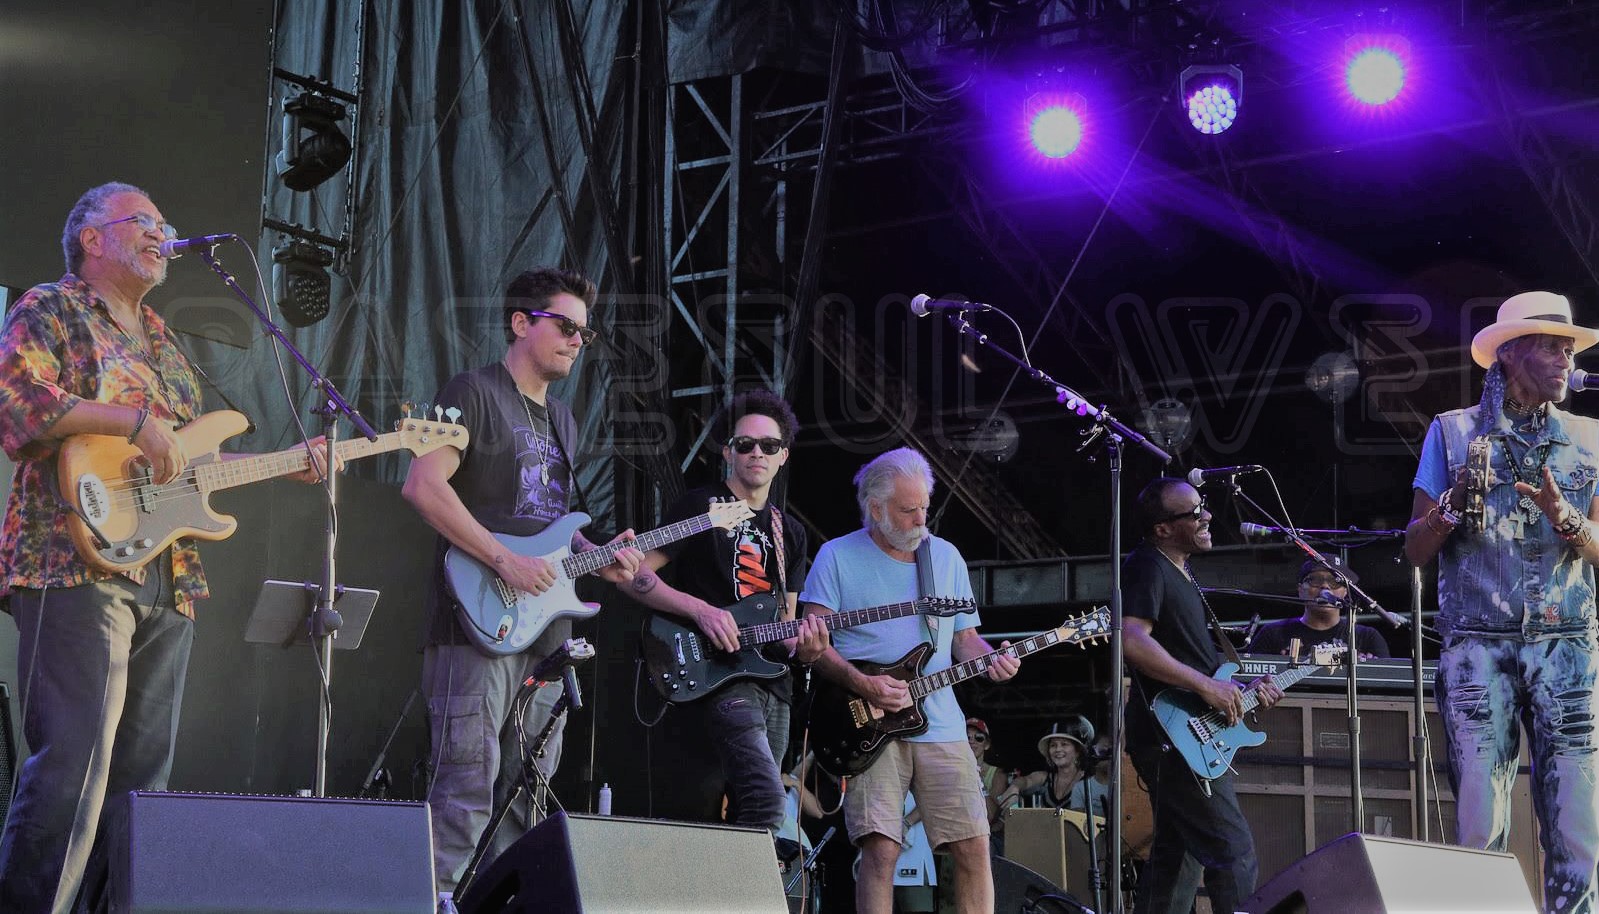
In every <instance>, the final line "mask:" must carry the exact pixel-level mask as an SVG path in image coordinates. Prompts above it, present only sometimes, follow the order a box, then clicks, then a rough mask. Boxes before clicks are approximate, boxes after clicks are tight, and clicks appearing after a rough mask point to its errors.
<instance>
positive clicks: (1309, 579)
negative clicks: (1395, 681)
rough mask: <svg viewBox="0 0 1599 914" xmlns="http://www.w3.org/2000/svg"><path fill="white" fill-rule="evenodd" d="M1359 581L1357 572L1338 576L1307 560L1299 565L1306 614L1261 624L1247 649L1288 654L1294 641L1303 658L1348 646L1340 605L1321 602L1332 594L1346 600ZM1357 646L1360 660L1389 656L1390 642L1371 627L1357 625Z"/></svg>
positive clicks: (1300, 586)
mask: <svg viewBox="0 0 1599 914" xmlns="http://www.w3.org/2000/svg"><path fill="white" fill-rule="evenodd" d="M1356 579H1357V578H1356V575H1355V573H1354V572H1353V571H1350V570H1349V569H1347V568H1340V569H1339V570H1338V571H1337V572H1336V573H1335V572H1332V571H1328V570H1327V569H1326V568H1323V567H1322V566H1321V565H1320V564H1318V563H1316V562H1314V561H1309V560H1307V561H1306V562H1305V563H1304V564H1303V565H1300V566H1299V597H1300V599H1302V600H1304V601H1305V611H1304V612H1303V613H1302V614H1301V615H1300V616H1299V618H1297V619H1281V620H1279V621H1276V622H1268V623H1266V624H1265V625H1262V626H1261V627H1260V631H1258V632H1256V633H1255V637H1253V638H1251V639H1249V644H1248V645H1247V646H1246V647H1245V648H1244V650H1245V651H1246V652H1248V653H1251V654H1287V653H1288V644H1289V642H1291V641H1293V639H1295V638H1298V639H1299V642H1300V650H1299V656H1301V657H1308V656H1310V654H1311V652H1312V651H1313V650H1314V649H1316V648H1318V647H1321V646H1322V645H1329V646H1331V647H1335V648H1341V647H1344V646H1346V644H1347V638H1348V635H1349V626H1348V625H1346V624H1345V623H1344V621H1343V613H1342V611H1340V609H1339V606H1338V604H1337V603H1333V602H1331V601H1328V600H1323V599H1321V593H1322V591H1324V590H1325V591H1329V592H1330V593H1331V594H1332V596H1333V597H1334V598H1335V599H1337V600H1347V599H1349V584H1350V583H1351V582H1352V581H1354V580H1356ZM1355 645H1356V647H1357V648H1358V649H1359V651H1360V659H1361V660H1372V659H1374V658H1377V657H1388V656H1390V655H1389V653H1388V642H1387V640H1386V639H1384V638H1383V636H1382V633H1380V632H1378V631H1377V630H1376V629H1375V628H1372V627H1371V626H1369V625H1359V624H1357V625H1356V626H1355Z"/></svg>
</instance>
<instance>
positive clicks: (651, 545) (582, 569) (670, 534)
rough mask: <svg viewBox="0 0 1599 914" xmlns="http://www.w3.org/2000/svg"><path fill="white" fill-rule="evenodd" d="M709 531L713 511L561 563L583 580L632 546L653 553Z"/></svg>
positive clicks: (577, 555)
mask: <svg viewBox="0 0 1599 914" xmlns="http://www.w3.org/2000/svg"><path fill="white" fill-rule="evenodd" d="M709 529H711V515H710V512H706V513H704V514H701V515H700V516H698V517H691V518H689V519H688V520H680V521H678V522H677V523H675V524H667V525H666V526H664V527H657V528H655V529H654V530H651V531H649V532H648V533H643V534H640V535H639V536H636V537H634V538H633V540H632V542H627V543H610V544H607V545H604V546H595V547H594V548H593V549H590V550H588V551H587V552H578V553H575V554H573V555H569V556H567V557H566V558H564V559H562V560H561V571H562V572H564V573H565V574H566V576H567V578H577V577H581V576H583V575H585V574H590V573H592V572H595V571H599V570H600V569H601V568H604V567H605V566H606V565H609V564H611V562H612V561H614V560H615V559H616V554H617V553H618V552H620V551H622V550H623V549H625V548H626V547H628V546H632V547H634V548H635V549H637V550H638V551H640V552H649V551H650V550H651V549H659V548H661V547H662V546H665V545H666V544H667V543H675V542H677V541H678V540H680V539H685V538H687V537H690V536H693V535H694V534H696V533H704V532H705V531H706V530H709Z"/></svg>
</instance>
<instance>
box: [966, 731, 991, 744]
mask: <svg viewBox="0 0 1599 914" xmlns="http://www.w3.org/2000/svg"><path fill="white" fill-rule="evenodd" d="M966 741H967V742H969V743H986V742H988V737H986V736H984V735H983V734H981V733H968V734H966Z"/></svg>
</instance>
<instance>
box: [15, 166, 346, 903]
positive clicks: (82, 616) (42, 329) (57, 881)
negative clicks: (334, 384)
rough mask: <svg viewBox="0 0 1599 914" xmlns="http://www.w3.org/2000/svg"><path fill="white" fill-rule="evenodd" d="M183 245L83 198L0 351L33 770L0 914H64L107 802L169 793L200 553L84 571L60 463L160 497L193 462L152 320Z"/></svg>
mask: <svg viewBox="0 0 1599 914" xmlns="http://www.w3.org/2000/svg"><path fill="white" fill-rule="evenodd" d="M176 236H177V232H175V231H173V229H172V226H170V225H168V224H167V222H166V220H165V218H163V217H162V215H161V211H160V210H158V209H156V206H155V203H153V202H151V200H150V195H149V194H146V193H145V192H144V191H142V190H140V189H139V188H137V187H133V186H131V185H128V184H116V183H112V184H102V185H100V186H99V187H95V188H92V189H90V190H89V191H87V192H85V193H84V195H83V196H82V197H80V198H79V199H78V202H77V204H76V205H74V206H73V207H72V212H71V213H69V214H68V215H67V223H66V227H65V229H64V230H63V231H62V233H61V247H62V251H63V253H64V254H65V255H66V266H67V274H66V275H65V276H63V277H61V279H60V280H59V281H58V282H54V283H47V284H45V285H40V286H35V287H34V288H32V289H30V290H28V293H27V294H26V295H24V296H22V298H21V299H20V300H19V301H18V302H17V303H16V305H15V306H13V307H12V308H11V310H10V311H9V312H8V313H7V314H6V320H5V330H4V332H3V335H0V417H3V421H0V445H4V447H5V451H6V454H7V455H8V456H10V457H11V458H12V459H13V460H15V461H16V463H17V467H16V473H15V475H14V476H13V477H12V481H11V495H10V497H9V498H8V499H7V501H6V513H5V525H4V527H3V529H0V569H4V577H3V578H0V599H3V600H4V607H5V610H6V611H7V612H9V613H10V614H11V616H12V618H13V619H14V620H15V622H16V624H17V634H18V642H17V674H18V677H19V679H20V682H21V689H20V692H21V699H22V726H23V733H24V734H25V735H26V736H27V738H28V746H29V748H30V749H31V750H32V753H33V754H32V755H31V756H29V758H28V760H27V762H26V763H25V764H23V766H22V775H21V778H20V779H19V781H18V784H17V794H16V800H15V802H14V803H13V804H12V806H11V811H10V815H9V816H8V817H7V819H6V823H5V833H4V836H3V837H0V911H6V912H13V911H15V912H27V914H35V912H53V911H66V910H68V909H69V908H71V906H72V904H73V900H74V898H75V897H76V896H77V894H78V891H79V887H80V885H81V884H82V881H83V876H84V870H85V867H86V865H87V863H88V859H89V852H90V849H91V848H92V847H93V846H94V845H95V836H96V834H98V832H99V830H100V828H101V826H102V824H103V823H102V822H101V814H102V809H103V807H104V805H105V801H106V798H107V797H112V796H118V795H121V794H124V793H127V792H128V791H130V790H164V789H166V786H167V778H168V776H169V775H170V774H171V772H172V751H173V746H174V743H175V741H176V737H177V732H178V712H179V709H180V707H181V706H182V702H183V682H184V676H185V674H186V673H187V671H188V667H189V648H190V646H191V645H192V644H193V643H194V604H195V601H196V600H199V599H201V598H203V597H206V596H208V595H209V591H208V590H207V588H206V581H205V573H204V571H203V570H202V569H201V567H200V554H199V550H198V549H196V548H195V546H194V544H193V543H192V542H191V541H189V540H185V539H180V540H178V541H177V543H176V544H175V545H174V546H172V547H171V548H169V549H167V550H165V551H164V552H163V553H162V554H161V555H160V556H158V557H157V558H155V559H153V560H151V562H150V563H149V564H148V565H146V566H145V567H142V568H137V569H134V570H131V571H128V572H125V573H122V574H116V575H113V574H108V573H106V572H103V571H99V570H97V569H94V568H91V567H90V566H89V565H87V564H85V563H84V561H83V559H81V558H79V557H78V554H77V552H76V551H75V550H74V548H73V545H72V540H71V534H70V533H69V530H68V526H67V509H66V508H64V507H63V506H62V504H61V502H60V501H59V500H58V498H57V496H56V470H55V459H56V455H57V452H58V449H59V448H60V446H61V443H62V441H63V440H64V439H65V438H67V437H68V436H71V435H81V434H92V435H107V436H115V437H116V438H121V439H124V440H126V441H127V442H128V444H131V445H134V446H135V447H137V448H138V449H139V451H140V453H141V454H142V455H143V458H144V460H146V461H148V463H149V466H150V470H151V472H153V473H154V475H155V479H156V481H157V482H162V483H165V482H169V481H171V480H173V479H176V478H177V476H178V474H179V473H180V472H182V471H183V468H184V466H185V465H186V464H187V463H188V461H189V458H190V457H191V456H194V455H189V454H185V453H184V450H183V441H182V440H181V439H180V438H179V436H178V434H177V432H176V431H175V429H177V428H178V427H181V426H182V425H184V424H185V423H187V422H190V421H192V420H194V419H195V418H197V417H198V416H199V415H200V413H201V410H202V405H201V398H200V383H199V378H198V376H197V375H196V374H195V372H194V368H193V367H192V366H191V365H190V364H189V361H188V360H187V359H186V358H185V357H184V356H183V353H181V352H180V351H178V348H177V347H176V346H175V345H173V343H172V340H171V338H170V337H169V336H168V335H167V330H166V324H165V323H164V322H163V321H162V320H161V318H160V316H159V315H157V314H156V313H155V311H154V310H152V309H151V308H150V306H149V305H147V304H145V296H147V295H148V294H149V293H150V292H151V290H153V289H154V288H155V287H156V286H158V285H160V284H161V283H162V282H163V281H164V280H165V279H166V275H167V262H166V258H164V257H163V256H162V254H161V250H160V245H161V243H162V242H163V241H164V240H170V239H172V238H175V237H176ZM313 444H315V442H313ZM314 454H315V451H313V455H314ZM314 459H315V457H314V456H313V460H314ZM296 478H298V479H300V480H301V481H304V482H315V481H317V480H319V479H320V478H321V474H320V473H319V472H317V471H316V470H307V471H306V472H304V473H301V474H298V476H297V477H296Z"/></svg>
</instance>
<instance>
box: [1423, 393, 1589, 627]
mask: <svg viewBox="0 0 1599 914" xmlns="http://www.w3.org/2000/svg"><path fill="white" fill-rule="evenodd" d="M1481 408H1482V407H1481V406H1473V407H1470V408H1468V409H1458V410H1454V411H1452V412H1447V413H1443V414H1441V415H1439V416H1438V418H1437V419H1436V420H1434V421H1436V422H1437V423H1438V424H1439V427H1440V430H1441V431H1442V433H1443V434H1442V440H1443V442H1444V452H1445V455H1446V457H1447V460H1448V464H1449V475H1448V477H1447V478H1448V480H1449V484H1450V485H1453V484H1454V479H1455V474H1456V471H1457V470H1458V469H1459V467H1461V466H1462V465H1464V464H1465V462H1466V446H1467V444H1469V443H1470V441H1471V439H1472V437H1473V436H1474V435H1475V433H1476V428H1477V416H1478V413H1479V411H1480V410H1481ZM1488 440H1489V442H1490V457H1489V468H1490V472H1489V479H1488V488H1487V492H1486V494H1485V495H1484V498H1483V530H1482V532H1481V533H1478V534H1470V533H1467V532H1465V530H1464V529H1461V530H1457V531H1456V532H1455V533H1454V535H1452V536H1450V537H1449V538H1448V539H1447V540H1445V541H1444V547H1443V550H1442V551H1441V552H1440V553H1439V556H1438V623H1437V624H1438V630H1439V631H1440V632H1441V633H1443V634H1444V635H1451V634H1460V635H1475V636H1482V637H1490V638H1518V639H1520V640H1523V641H1539V640H1543V639H1546V638H1557V637H1562V636H1569V635H1574V634H1582V633H1586V632H1589V631H1591V630H1593V627H1594V574H1593V566H1591V565H1589V564H1588V563H1587V562H1585V561H1583V560H1582V557H1581V556H1580V555H1579V554H1578V553H1577V551H1576V550H1575V549H1573V548H1571V547H1570V546H1569V545H1567V544H1566V542H1565V541H1564V540H1562V539H1561V538H1560V537H1559V536H1558V535H1557V534H1556V533H1555V531H1554V525H1553V524H1551V523H1550V522H1549V520H1548V519H1547V518H1544V517H1542V516H1538V517H1536V518H1535V519H1534V520H1533V522H1532V523H1526V524H1523V523H1520V522H1519V521H1518V518H1520V517H1521V512H1520V511H1519V510H1518V509H1517V503H1518V501H1519V500H1520V496H1519V495H1518V494H1517V493H1516V487H1515V482H1516V473H1515V472H1514V471H1512V469H1511V468H1510V466H1509V463H1508V460H1509V457H1508V456H1507V454H1506V453H1505V447H1506V444H1507V443H1508V445H1509V447H1510V450H1511V451H1512V452H1513V453H1514V454H1515V457H1516V459H1517V460H1520V461H1521V462H1522V465H1521V466H1520V467H1518V468H1517V469H1518V470H1519V471H1520V473H1521V477H1522V478H1523V479H1526V480H1529V481H1531V484H1532V485H1534V486H1538V485H1542V482H1543V480H1542V475H1543V474H1542V472H1541V471H1540V470H1539V469H1538V466H1537V464H1538V458H1537V454H1538V451H1537V448H1538V447H1539V445H1542V444H1544V443H1545V442H1548V443H1549V445H1550V447H1549V458H1548V463H1547V466H1548V467H1549V469H1550V470H1551V471H1552V472H1553V473H1554V478H1555V484H1556V485H1558V486H1559V487H1560V488H1561V490H1562V493H1563V495H1564V496H1565V500H1566V502H1567V503H1568V504H1570V505H1571V506H1572V507H1573V508H1575V509H1576V510H1577V511H1578V512H1579V513H1581V514H1582V515H1583V516H1587V514H1588V503H1589V502H1590V501H1591V500H1592V499H1593V497H1594V483H1595V480H1596V479H1599V421H1595V420H1593V419H1589V418H1585V417H1582V416H1573V415H1572V414H1570V413H1566V412H1561V411H1560V410H1558V409H1555V408H1554V406H1552V405H1551V406H1550V407H1549V418H1548V421H1547V422H1545V424H1544V427H1543V429H1542V430H1541V431H1538V432H1528V433H1526V434H1525V435H1524V434H1523V433H1521V432H1518V431H1516V430H1515V429H1514V428H1512V427H1511V425H1510V422H1509V420H1508V419H1507V418H1506V417H1505V416H1503V415H1501V416H1500V417H1499V420H1498V422H1497V423H1496V424H1495V426H1494V429H1493V431H1491V432H1490V433H1489V435H1488ZM1529 459H1530V465H1529Z"/></svg>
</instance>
